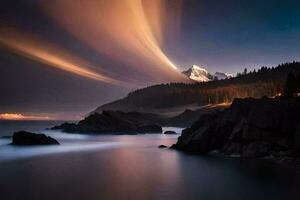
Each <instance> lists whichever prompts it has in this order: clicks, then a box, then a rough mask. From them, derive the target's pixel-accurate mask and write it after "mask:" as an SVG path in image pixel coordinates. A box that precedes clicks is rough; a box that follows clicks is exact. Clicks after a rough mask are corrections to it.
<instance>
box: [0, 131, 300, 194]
mask: <svg viewBox="0 0 300 200" xmlns="http://www.w3.org/2000/svg"><path fill="white" fill-rule="evenodd" d="M2 128H3V127H2ZM167 129H171V128H167ZM2 130H3V129H2ZM178 131H179V130H178ZM42 132H44V133H46V134H48V135H50V136H52V137H54V138H56V139H57V140H58V141H59V142H60V143H61V145H60V146H46V147H42V146H36V147H14V146H11V145H8V144H9V143H10V139H7V138H2V139H0V199H1V200H6V199H21V200H27V199H28V200H35V199H36V200H41V199H46V200H47V199H51V200H54V199H59V200H60V199H61V200H68V199H72V200H73V199H74V200H76V199H84V200H89V199H101V200H102V199H204V200H210V199H264V200H265V199H297V198H296V197H299V194H300V191H299V189H298V188H299V186H300V185H299V181H298V180H299V177H298V176H297V173H296V172H295V171H294V170H293V169H292V168H290V167H288V166H283V165H278V164H274V163H272V162H271V161H266V160H260V161H258V160H238V159H231V158H216V157H211V156H195V155H187V154H184V153H181V152H177V151H174V150H169V149H158V148H157V146H158V145H160V144H165V145H171V144H173V143H175V142H176V139H177V137H178V136H179V135H162V134H146V135H104V136H96V135H79V134H65V133H61V132H58V131H42Z"/></svg>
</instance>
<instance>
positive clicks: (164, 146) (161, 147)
mask: <svg viewBox="0 0 300 200" xmlns="http://www.w3.org/2000/svg"><path fill="white" fill-rule="evenodd" d="M158 148H160V149H164V148H167V146H166V145H159V146H158Z"/></svg>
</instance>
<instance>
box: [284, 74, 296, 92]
mask: <svg viewBox="0 0 300 200" xmlns="http://www.w3.org/2000/svg"><path fill="white" fill-rule="evenodd" d="M299 93H300V74H299V75H298V76H297V77H296V76H295V75H294V73H292V72H290V73H289V74H288V76H287V79H286V83H285V88H284V95H285V96H288V97H293V96H297V95H298V94H299Z"/></svg>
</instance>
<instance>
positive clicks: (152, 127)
mask: <svg viewBox="0 0 300 200" xmlns="http://www.w3.org/2000/svg"><path fill="white" fill-rule="evenodd" d="M159 121H161V120H160V117H159V116H158V115H155V114H150V113H138V112H128V113H126V112H121V111H103V112H102V113H101V114H99V113H94V114H91V115H90V116H88V117H86V118H85V119H83V120H81V121H79V122H78V123H77V124H71V123H64V124H62V125H60V126H55V127H53V128H52V129H61V130H62V131H64V132H68V133H99V134H100V133H101V134H104V133H115V134H143V133H162V128H161V125H160V123H159Z"/></svg>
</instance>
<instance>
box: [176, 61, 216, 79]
mask: <svg viewBox="0 0 300 200" xmlns="http://www.w3.org/2000/svg"><path fill="white" fill-rule="evenodd" d="M182 73H183V74H184V75H186V76H187V77H189V78H190V79H192V80H194V81H197V82H207V81H210V80H212V78H213V77H212V75H211V74H210V73H208V71H207V70H206V69H205V68H203V67H199V66H197V65H193V66H192V67H191V68H189V69H188V70H186V71H183V72H182Z"/></svg>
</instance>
